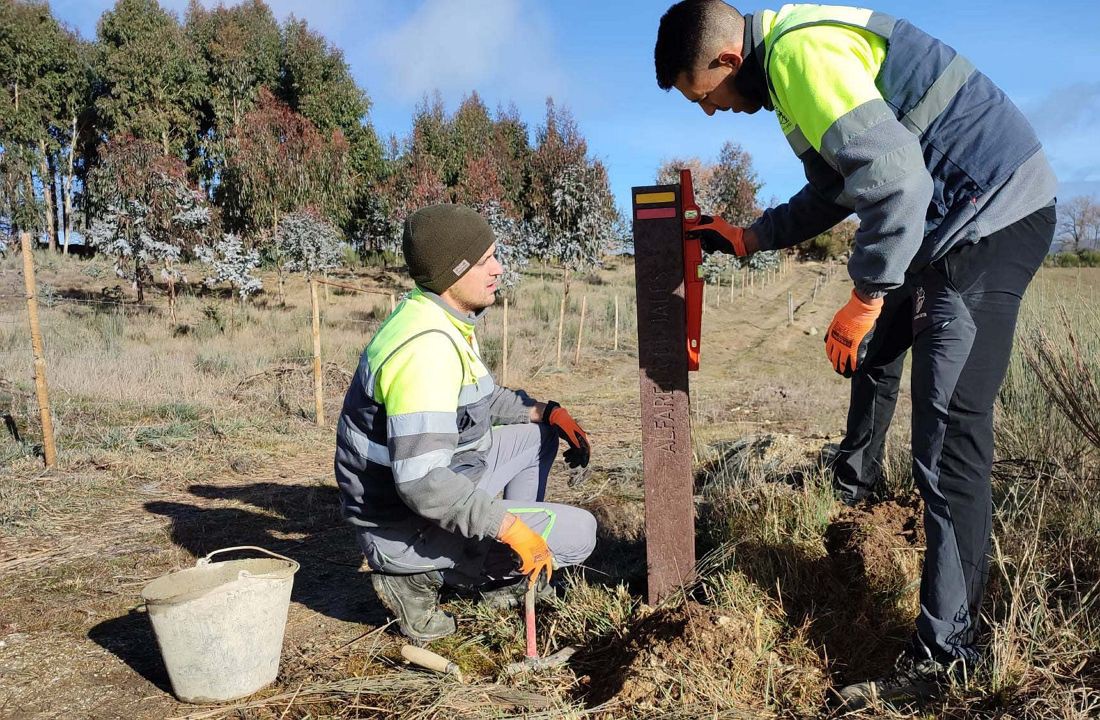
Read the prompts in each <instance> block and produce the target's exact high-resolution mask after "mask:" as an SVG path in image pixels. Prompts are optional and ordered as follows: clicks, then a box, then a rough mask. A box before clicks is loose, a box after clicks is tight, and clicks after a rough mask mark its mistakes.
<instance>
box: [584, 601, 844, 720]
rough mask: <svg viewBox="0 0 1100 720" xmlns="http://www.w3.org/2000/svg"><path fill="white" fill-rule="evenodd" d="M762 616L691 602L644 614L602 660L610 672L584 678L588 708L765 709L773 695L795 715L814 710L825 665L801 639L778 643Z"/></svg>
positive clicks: (819, 697) (822, 686)
mask: <svg viewBox="0 0 1100 720" xmlns="http://www.w3.org/2000/svg"><path fill="white" fill-rule="evenodd" d="M762 612H763V609H762V608H761V612H760V613H758V614H757V616H756V617H755V618H753V617H747V616H745V615H744V614H737V613H734V612H730V611H729V610H726V609H724V608H719V607H708V606H705V605H701V604H698V603H695V602H690V601H689V602H687V603H685V604H683V605H681V606H677V607H671V608H662V609H659V610H656V611H649V612H648V613H647V612H644V611H643V612H641V613H640V614H639V617H640V620H639V621H638V623H637V625H635V627H634V628H633V629H632V631H631V632H630V633H629V634H628V635H626V637H625V639H624V641H623V644H622V645H621V646H620V647H618V648H616V649H615V650H614V653H613V655H614V656H613V657H612V658H606V657H605V658H602V662H601V665H602V667H604V668H607V669H608V670H607V671H605V672H603V673H600V672H595V673H593V674H592V675H590V676H589V677H588V678H586V681H587V682H586V684H585V686H584V687H583V688H582V689H583V691H584V694H585V696H586V698H585V699H586V701H587V702H588V703H589V704H590V705H596V704H599V703H603V702H605V701H608V700H614V702H615V703H616V708H617V710H616V712H619V711H620V710H621V711H622V712H623V713H625V712H627V711H629V710H636V711H647V710H654V709H656V708H668V707H679V708H681V709H684V710H686V709H689V708H691V707H693V706H704V707H710V708H738V709H753V708H755V709H761V710H762V709H763V708H764V706H765V704H766V703H767V700H768V698H769V697H770V699H771V700H772V701H773V702H774V701H778V702H780V703H781V704H782V705H784V706H787V707H790V708H792V709H795V708H800V709H803V710H809V709H811V708H814V707H816V706H817V704H818V703H819V701H820V699H821V697H822V692H823V688H824V683H825V676H824V672H823V670H822V667H821V663H820V661H819V660H818V658H817V656H816V655H815V654H814V653H813V652H812V651H809V650H808V648H806V647H805V645H803V643H802V638H801V637H798V638H794V639H793V641H792V642H789V643H783V642H780V643H777V642H776V640H777V638H774V637H770V633H769V630H768V628H767V626H768V625H769V624H770V623H769V621H767V620H766V619H764V618H763V617H762ZM792 647H795V648H798V652H795V653H792V652H790V650H791V648H792ZM792 655H796V656H797V657H792Z"/></svg>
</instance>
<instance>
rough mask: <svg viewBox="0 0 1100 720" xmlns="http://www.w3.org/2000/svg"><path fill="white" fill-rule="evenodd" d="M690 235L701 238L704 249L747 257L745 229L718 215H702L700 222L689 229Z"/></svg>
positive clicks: (710, 251)
mask: <svg viewBox="0 0 1100 720" xmlns="http://www.w3.org/2000/svg"><path fill="white" fill-rule="evenodd" d="M687 234H688V237H692V238H699V242H700V243H701V244H702V245H703V250H704V251H705V252H708V253H712V252H720V253H726V254H727V255H736V256H737V257H745V256H746V255H748V254H749V249H748V248H747V247H746V245H745V229H744V228H739V227H737V226H736V225H730V224H729V223H728V222H726V221H725V220H723V219H722V218H720V217H717V216H713V217H712V216H710V215H700V216H699V224H698V225H696V226H695V227H693V228H692V229H691V230H688V233H687Z"/></svg>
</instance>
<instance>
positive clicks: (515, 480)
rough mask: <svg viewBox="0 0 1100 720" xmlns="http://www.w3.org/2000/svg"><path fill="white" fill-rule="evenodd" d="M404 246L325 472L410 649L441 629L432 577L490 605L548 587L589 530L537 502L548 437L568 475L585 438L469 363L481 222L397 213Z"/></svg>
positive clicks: (484, 274) (496, 273) (583, 459)
mask: <svg viewBox="0 0 1100 720" xmlns="http://www.w3.org/2000/svg"><path fill="white" fill-rule="evenodd" d="M402 244H403V250H404V253H405V260H406V262H407V263H408V266H409V274H410V275H411V276H412V279H413V280H414V281H415V282H416V289H415V290H413V291H412V293H410V295H409V296H408V298H406V299H405V300H403V301H402V302H401V304H400V305H398V307H397V309H396V310H395V311H394V312H393V314H391V315H390V316H389V318H387V319H386V321H385V322H384V323H383V324H382V327H380V328H379V329H378V332H376V333H375V335H374V337H373V338H371V341H370V344H368V345H367V348H366V350H364V351H363V355H362V357H361V359H360V361H359V367H358V369H357V370H356V372H355V376H354V377H353V378H352V381H351V386H350V387H349V388H348V392H347V395H346V397H345V398H344V407H343V410H342V412H341V415H340V422H339V424H338V425H337V429H336V460H335V465H336V480H337V482H338V484H339V486H340V495H341V501H342V506H343V511H344V516H345V517H346V518H347V519H348V521H349V522H350V523H351V524H352V525H354V526H355V528H356V531H357V538H358V541H359V544H360V546H361V547H362V549H363V553H364V554H365V555H366V558H367V562H368V563H369V565H370V567H371V570H372V571H373V572H372V574H371V577H372V582H373V584H374V589H375V591H376V592H377V593H378V597H379V599H380V600H381V601H382V603H383V604H384V605H385V606H386V607H387V608H388V609H389V610H390V611H391V612H392V613H393V614H394V615H395V616H396V617H397V621H398V624H399V626H400V629H401V632H402V633H404V634H405V635H406V636H408V637H409V638H411V639H412V640H413V641H414V642H417V643H421V644H422V643H427V642H430V641H432V640H436V639H438V638H441V637H444V636H446V635H449V634H451V633H453V632H454V631H455V622H454V618H453V617H451V616H450V615H449V614H447V613H445V612H443V611H442V610H441V609H440V608H439V591H440V589H441V588H442V587H443V585H444V583H447V584H450V585H454V586H459V587H465V588H478V589H480V590H482V595H483V597H484V598H486V599H488V600H490V601H492V602H493V603H494V604H498V605H499V604H506V605H516V604H518V601H519V599H522V597H523V594H524V592H525V591H526V589H527V585H528V584H529V583H534V582H535V581H536V580H539V581H540V583H541V588H540V590H539V594H540V595H541V596H544V595H545V594H547V593H552V592H553V589H552V588H550V587H549V586H548V585H547V584H546V583H547V582H548V581H549V579H550V575H551V571H552V570H553V569H556V568H560V567H564V566H567V565H575V564H577V563H580V562H583V561H584V560H585V558H587V557H588V555H589V553H591V552H592V548H593V547H594V546H595V543H596V521H595V519H594V518H593V517H592V515H591V514H589V513H588V512H587V511H585V510H582V509H580V508H575V507H570V506H568V505H559V504H555V503H548V502H544V497H545V495H546V481H547V476H548V474H549V472H550V466H551V464H552V463H553V461H554V457H555V456H556V455H557V451H558V440H559V439H564V440H565V441H566V442H567V443H568V445H569V449H567V450H566V451H565V454H564V457H565V460H566V462H567V463H569V465H570V466H572V467H576V466H578V465H581V466H587V465H588V460H589V452H590V448H589V442H588V437H587V435H586V434H585V432H584V430H582V429H581V427H580V425H578V424H577V422H576V421H575V420H573V418H572V417H571V416H570V415H569V413H568V412H567V411H566V410H565V409H564V408H562V407H561V406H560V405H558V404H557V403H556V402H548V403H542V402H536V401H535V400H533V399H531V398H530V397H528V396H527V395H526V394H525V393H523V392H522V391H515V390H510V389H508V388H505V387H500V386H498V385H496V384H495V383H494V382H493V377H492V375H490V374H489V370H488V368H486V367H485V365H484V364H483V363H482V361H481V357H480V355H479V351H478V343H477V338H476V337H475V336H474V324H475V323H476V322H477V320H478V319H479V318H480V317H481V316H482V315H483V314H484V313H485V311H486V309H487V308H488V307H489V306H490V305H492V304H493V302H495V300H496V290H497V283H498V281H499V280H500V276H501V273H502V272H503V269H502V267H501V265H500V263H499V262H498V261H497V259H496V255H495V252H496V243H495V240H494V237H493V231H492V229H491V228H490V227H489V224H488V223H487V222H486V221H485V220H484V219H483V218H482V217H481V216H480V215H478V214H477V213H476V212H475V211H473V210H471V209H469V208H465V207H461V206H458V205H433V206H431V207H426V208H423V209H421V210H418V211H417V212H415V213H413V214H412V215H411V216H410V217H409V219H408V220H407V221H406V223H405V232H404V237H403V242H402ZM501 493H503V499H498V498H497V495H498V494H501ZM513 553H514V555H513ZM516 556H518V558H519V560H520V567H519V568H518V572H519V573H521V574H522V575H526V576H527V578H528V579H527V581H524V578H522V577H517V568H516V564H517V563H516V562H515V557H516ZM543 573H545V577H544V578H542V577H541V576H542V574H543Z"/></svg>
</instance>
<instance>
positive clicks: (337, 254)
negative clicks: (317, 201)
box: [271, 210, 344, 302]
mask: <svg viewBox="0 0 1100 720" xmlns="http://www.w3.org/2000/svg"><path fill="white" fill-rule="evenodd" d="M271 252H272V259H273V260H274V261H275V267H276V270H277V271H278V274H279V300H280V302H285V299H286V296H285V293H284V290H283V276H284V273H287V272H300V273H304V274H305V275H306V276H307V277H309V276H312V275H316V274H324V273H327V272H328V271H329V270H331V269H333V268H335V267H339V266H340V264H341V263H342V261H343V254H344V241H343V234H342V233H341V232H340V229H339V228H338V227H336V226H335V225H334V224H332V223H331V222H329V221H328V220H327V219H325V218H324V217H322V216H321V215H319V214H318V213H316V212H314V211H312V210H304V211H301V212H295V213H290V214H289V215H286V216H285V217H283V218H282V219H281V220H280V221H279V227H278V229H277V230H276V231H275V237H274V241H273V242H272V244H271Z"/></svg>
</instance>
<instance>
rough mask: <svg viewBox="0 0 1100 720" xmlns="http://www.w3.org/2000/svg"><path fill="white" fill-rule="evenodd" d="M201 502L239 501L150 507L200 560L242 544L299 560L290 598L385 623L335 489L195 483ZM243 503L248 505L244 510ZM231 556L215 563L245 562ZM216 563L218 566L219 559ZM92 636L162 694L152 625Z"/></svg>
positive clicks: (120, 624)
mask: <svg viewBox="0 0 1100 720" xmlns="http://www.w3.org/2000/svg"><path fill="white" fill-rule="evenodd" d="M189 490H190V492H191V493H192V494H193V495H195V496H197V497H200V498H204V499H206V500H213V501H228V502H233V503H235V506H234V507H219V505H221V503H217V502H215V503H207V504H206V505H202V506H200V505H192V504H188V503H178V502H162V501H155V502H149V503H146V504H145V508H146V510H148V511H149V512H152V513H156V514H157V515H163V516H165V517H167V518H169V519H170V520H171V527H170V533H171V538H172V541H173V542H174V543H176V544H177V545H179V546H180V547H182V548H184V549H186V550H187V551H188V552H190V553H191V554H193V555H194V556H195V557H202V556H203V555H206V554H207V553H209V552H211V551H212V550H217V549H219V548H225V547H232V546H237V545H257V546H260V547H263V548H266V549H268V550H271V551H273V552H276V553H279V554H280V555H286V556H287V557H289V558H292V559H294V560H297V561H298V562H299V563H300V564H301V569H300V570H299V571H298V573H297V575H295V578H294V591H293V594H292V596H291V600H292V601H294V602H298V603H301V604H302V605H304V606H306V607H308V608H309V609H311V610H313V611H315V612H317V613H320V614H321V615H325V616H327V617H330V618H334V619H336V620H342V621H347V622H356V623H365V624H369V625H382V624H384V623H385V621H386V614H385V610H384V609H383V608H382V605H381V603H379V602H378V600H377V598H376V596H375V594H374V590H373V589H372V588H371V583H370V579H369V576H368V575H367V574H366V573H362V572H360V570H359V568H360V564H361V560H362V553H361V552H360V550H359V548H358V546H357V544H356V542H355V539H354V537H353V534H352V530H351V529H350V528H349V527H348V525H347V524H346V523H345V522H343V521H342V520H341V519H340V516H339V507H340V502H339V497H338V491H337V489H336V488H335V487H330V486H325V485H308V486H306V485H284V484H279V483H255V484H252V485H244V486H219V485H192V486H191V487H190V488H189ZM241 505H243V506H244V507H241ZM247 556H249V555H248V554H247V553H244V554H237V553H228V554H226V555H220V556H218V557H217V560H224V559H231V558H234V557H247ZM217 560H215V561H217ZM88 637H89V638H90V639H91V640H93V641H95V642H96V643H98V644H99V645H100V646H102V647H104V648H105V649H107V650H109V651H111V652H112V653H114V654H115V655H117V656H118V657H119V658H120V659H122V660H123V661H124V662H125V663H126V664H128V665H129V666H130V667H131V668H133V669H134V671H136V672H138V673H139V674H141V675H142V676H143V677H145V678H146V679H147V680H148V681H149V682H151V683H153V684H154V685H156V686H157V687H158V688H161V689H162V690H167V687H168V686H167V675H166V674H165V670H164V666H163V664H162V663H161V660H160V655H159V652H158V650H157V646H156V642H155V640H154V637H153V630H152V626H151V624H150V623H149V621H148V618H147V617H146V616H145V614H144V613H139V612H136V611H132V612H131V613H130V614H128V615H125V616H123V617H120V618H115V619H112V620H108V621H106V622H103V623H100V624H99V625H96V626H95V627H94V628H92V630H91V631H90V632H89V633H88Z"/></svg>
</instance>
